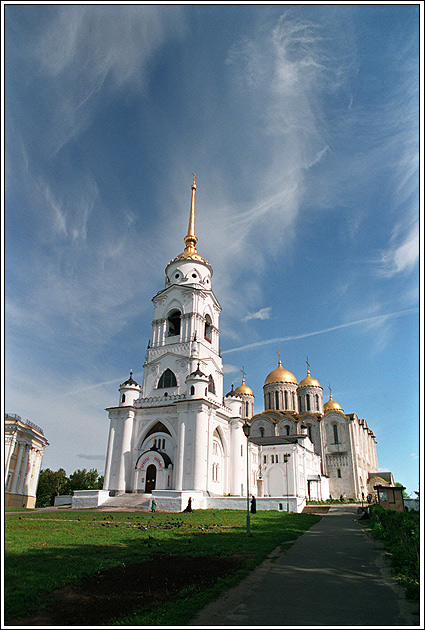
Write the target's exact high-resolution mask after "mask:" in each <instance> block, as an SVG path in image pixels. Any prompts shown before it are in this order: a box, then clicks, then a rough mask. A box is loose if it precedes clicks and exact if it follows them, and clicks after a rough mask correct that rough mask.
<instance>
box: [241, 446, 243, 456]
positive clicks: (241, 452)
mask: <svg viewBox="0 0 425 630" xmlns="http://www.w3.org/2000/svg"><path fill="white" fill-rule="evenodd" d="M241 457H243V446H242V444H241Z"/></svg>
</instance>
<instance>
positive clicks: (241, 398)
mask: <svg viewBox="0 0 425 630" xmlns="http://www.w3.org/2000/svg"><path fill="white" fill-rule="evenodd" d="M195 191H196V183H195V178H194V180H193V183H192V186H191V192H192V195H191V205H190V213H189V227H188V232H187V235H186V237H185V239H184V242H185V249H184V251H183V252H182V253H181V254H180V255H178V256H177V257H176V258H174V259H173V260H171V262H170V263H169V264H168V265H167V267H166V269H165V287H164V288H163V289H162V290H160V291H159V292H158V293H157V294H156V295H155V297H154V298H153V304H154V316H153V322H152V337H151V339H150V340H149V343H148V348H147V351H146V356H145V362H144V365H143V381H142V383H141V384H140V385H139V384H138V383H137V382H136V381H135V380H134V378H133V374H132V372H130V376H129V378H128V379H127V380H126V381H125V382H123V383H122V384H121V385H120V387H119V399H118V403H117V405H115V406H112V407H109V408H108V409H107V411H108V413H109V421H110V426H109V438H108V447H107V455H106V465H105V481H104V490H106V491H108V493H109V495H111V496H114V495H122V494H125V493H131V494H134V493H153V494H154V495H155V498H156V499H157V502H158V500H159V499H161V497H163V499H164V503H163V504H162V506H161V504H160V503H159V504H158V505H159V507H163V508H164V509H166V508H167V501H166V499H167V500H169V502H170V501H171V498H172V500H173V505H177V506H180V507H181V505H182V501H183V500H184V497H186V495H187V493H191V494H195V493H196V496H197V497H198V501H199V507H208V506H209V505H212V501H213V499H214V500H215V501H216V503H214V505H217V499H218V498H222V499H224V498H226V500H227V503H229V501H230V500H231V498H233V499H237V498H240V499H242V498H243V497H246V496H247V494H251V493H252V494H254V495H256V496H257V497H258V498H259V500H264V501H263V502H264V505H266V504H267V505H268V506H271V509H275V508H276V506H278V509H285V508H284V507H281V506H285V505H286V507H287V508H288V509H289V508H290V509H291V510H294V511H300V510H301V509H302V507H303V505H305V502H306V500H307V499H317V500H319V499H327V498H328V497H329V494H332V496H334V497H338V498H339V497H340V496H341V495H343V496H344V497H347V498H351V497H352V498H356V499H357V498H359V497H360V496H361V492H362V491H363V492H366V489H367V480H368V478H369V476H370V473H371V472H372V471H376V470H378V467H377V466H378V464H377V458H376V444H375V438H374V435H373V433H372V431H371V430H370V429H369V428H368V427H367V425H366V422H365V420H362V419H359V418H358V417H357V415H356V414H345V413H344V411H343V409H342V408H341V406H340V405H339V404H338V403H336V402H335V401H334V400H333V399H332V395H330V398H329V400H328V401H327V402H326V403H323V389H322V387H321V385H320V383H319V382H318V381H317V380H315V379H314V378H312V377H311V375H310V370H309V369H308V371H307V376H306V377H305V378H304V379H302V380H301V382H299V383H298V382H297V379H296V378H295V376H294V375H293V374H292V373H291V372H289V371H288V370H286V369H285V368H283V366H282V364H281V361H280V357H279V362H278V366H277V367H276V368H275V369H274V370H272V372H270V374H269V375H268V376H267V377H266V379H265V383H264V388H263V394H264V412H262V413H261V414H256V415H254V394H253V392H252V390H251V388H250V387H248V386H247V384H246V383H245V372H244V370H241V371H242V373H243V378H242V383H241V385H240V386H239V387H237V388H236V389H233V385H232V389H231V391H230V392H228V393H227V394H224V392H223V365H222V359H221V356H220V350H219V315H220V311H221V307H220V304H219V302H218V300H217V298H216V296H215V294H214V292H213V289H212V275H213V270H212V267H211V265H210V264H209V263H208V262H207V261H206V260H204V259H203V258H202V257H201V256H200V255H199V254H198V252H197V249H196V244H197V237H196V236H195ZM309 367H310V366H308V368H309ZM247 421H248V422H247ZM244 426H245V431H246V432H249V433H250V435H249V437H248V440H247V437H246V434H245V433H244ZM247 426H248V427H249V429H248V431H247V430H246V427H247ZM161 493H162V494H161ZM176 497H177V499H178V497H181V501H180V503H179V501H178V500H177V501H176ZM273 497H274V498H275V499H276V500H275V501H271V500H268V499H270V498H273ZM285 500H286V501H285ZM169 504H170V503H169ZM222 505H223V506H225V503H224V502H222ZM232 505H233V504H232ZM241 506H242V503H241Z"/></svg>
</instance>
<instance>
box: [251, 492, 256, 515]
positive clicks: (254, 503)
mask: <svg viewBox="0 0 425 630" xmlns="http://www.w3.org/2000/svg"><path fill="white" fill-rule="evenodd" d="M256 512H257V501H256V500H255V497H254V495H252V499H251V514H256Z"/></svg>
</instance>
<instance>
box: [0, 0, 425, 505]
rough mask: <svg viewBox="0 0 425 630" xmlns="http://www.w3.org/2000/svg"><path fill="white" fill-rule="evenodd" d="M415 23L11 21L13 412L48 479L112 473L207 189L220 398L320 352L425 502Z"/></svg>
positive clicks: (300, 373) (388, 19)
mask: <svg viewBox="0 0 425 630" xmlns="http://www.w3.org/2000/svg"><path fill="white" fill-rule="evenodd" d="M3 6H4V5H3ZM421 11H422V7H421V6H419V3H411V4H409V3H408V2H406V3H403V4H399V5H390V4H388V5H386V4H379V5H367V4H337V5H333V4H309V5H304V4H300V5H296V4H285V3H281V4H270V5H267V4H261V5H257V4H244V5H206V4H204V5H194V4H185V5H173V4H167V5H161V4H156V5H155V4H153V5H144V4H128V5H121V4H118V5H112V4H107V3H106V4H101V5H91V4H85V5H84V4H80V5H73V4H70V5H61V4H56V5H51V4H44V5H41V4H36V3H33V4H25V5H23V4H22V5H21V4H13V3H8V4H7V5H6V6H4V17H5V22H4V23H5V27H4V38H5V43H4V46H5V66H4V68H5V80H4V87H5V95H4V114H5V115H4V126H5V143H4V157H5V169H4V223H5V237H4V260H5V275H4V316H5V331H4V334H5V356H4V361H5V390H6V394H5V399H4V406H5V411H7V412H9V413H17V414H19V415H20V416H22V417H24V418H28V419H30V420H32V421H33V422H35V423H36V424H38V425H40V426H41V427H43V429H44V431H45V435H46V437H47V439H48V440H49V442H50V446H49V447H48V448H47V449H46V452H45V456H44V460H43V467H44V468H45V467H50V468H53V469H57V468H59V467H63V468H65V470H66V471H67V473H68V474H70V473H71V472H73V471H74V470H75V469H77V468H97V469H98V470H99V471H101V472H102V471H103V467H104V460H105V453H106V443H107V434H108V424H109V421H108V417H107V413H106V411H105V408H106V407H109V406H113V405H115V404H117V402H118V389H117V388H118V386H119V384H120V383H122V382H123V380H125V379H126V378H127V376H128V373H129V370H130V369H133V370H134V376H135V378H136V380H139V382H140V381H141V378H142V365H143V362H144V356H145V351H146V346H147V342H148V339H149V337H150V336H151V322H152V317H153V304H152V302H151V299H152V297H153V296H154V295H155V294H156V293H157V291H159V290H161V289H162V288H163V287H164V279H165V275H164V269H165V267H166V265H167V264H168V262H169V261H170V260H171V259H172V258H174V257H175V256H176V255H177V254H179V253H180V252H181V251H182V249H183V247H184V243H183V237H184V236H185V234H186V229H187V221H188V213H189V206H190V194H191V192H190V185H191V182H192V173H193V172H196V174H197V186H198V188H197V192H196V234H197V236H198V239H199V240H198V252H199V253H200V254H201V255H202V256H203V257H204V258H206V259H207V260H208V261H209V262H210V263H211V265H212V267H213V270H214V276H213V288H214V292H215V294H216V296H217V298H218V300H219V302H220V304H221V306H222V309H223V310H222V314H221V318H220V340H221V349H222V357H223V362H224V368H225V385H224V388H225V391H229V390H230V388H231V384H232V382H234V383H235V386H236V385H238V384H239V383H240V381H241V373H240V370H241V368H242V366H244V368H245V371H246V382H247V384H248V385H249V386H250V387H251V388H252V389H253V391H254V394H255V397H256V399H255V400H256V406H255V410H256V412H259V411H261V410H262V409H263V395H262V387H263V384H264V380H265V378H266V376H267V374H268V373H269V372H270V371H271V370H272V369H274V368H275V367H276V365H277V360H278V355H277V349H278V347H279V352H280V354H281V358H282V364H283V366H284V367H285V368H286V369H288V370H290V371H291V372H292V373H293V374H295V376H296V377H297V379H298V380H301V379H302V378H303V377H304V376H305V375H306V369H307V366H306V359H307V357H308V360H309V363H310V366H311V367H310V369H311V374H312V376H313V377H314V378H316V379H318V380H319V381H320V383H321V385H322V386H323V389H324V400H325V401H326V400H328V398H329V389H328V387H329V384H330V386H331V388H332V396H333V398H334V399H335V400H337V401H338V402H339V403H340V405H341V406H342V408H343V409H344V411H345V412H346V413H353V412H355V413H357V414H358V415H359V417H361V418H365V419H366V421H367V423H368V426H370V427H371V428H372V430H373V431H374V434H375V436H376V439H377V452H378V462H379V467H380V469H381V470H391V471H392V472H393V474H394V478H395V480H396V481H400V482H401V483H403V484H404V485H405V486H406V487H407V490H408V492H410V493H413V492H414V491H415V490H418V483H419V465H420V459H419V454H420V453H419V408H420V403H421V400H420V396H419V382H420V380H419V371H420V357H419V331H420V326H419V324H420V316H421V311H420V299H421V295H420V291H419V269H420V262H421V257H420V251H419V233H420V227H421V226H420V222H419V192H420V187H419V148H418V144H419V105H418V103H419V88H420V86H419V58H420V54H419V46H420V38H419V25H420V19H421V18H422V16H421V15H420V13H421Z"/></svg>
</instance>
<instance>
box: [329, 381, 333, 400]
mask: <svg viewBox="0 0 425 630" xmlns="http://www.w3.org/2000/svg"><path fill="white" fill-rule="evenodd" d="M329 398H332V390H331V384H330V383H329Z"/></svg>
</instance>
